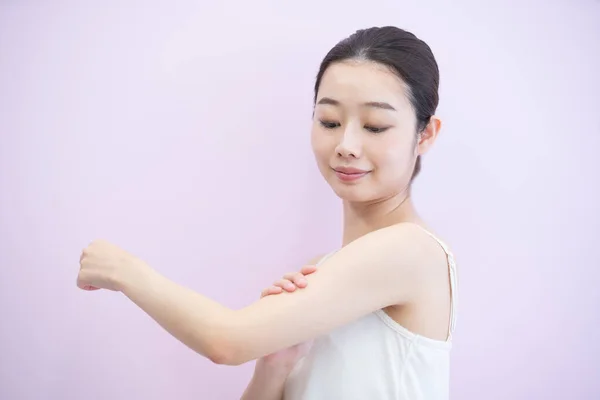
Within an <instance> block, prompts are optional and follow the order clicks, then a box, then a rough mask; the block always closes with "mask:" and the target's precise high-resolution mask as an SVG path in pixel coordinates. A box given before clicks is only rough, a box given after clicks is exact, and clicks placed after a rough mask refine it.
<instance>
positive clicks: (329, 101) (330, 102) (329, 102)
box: [317, 97, 396, 111]
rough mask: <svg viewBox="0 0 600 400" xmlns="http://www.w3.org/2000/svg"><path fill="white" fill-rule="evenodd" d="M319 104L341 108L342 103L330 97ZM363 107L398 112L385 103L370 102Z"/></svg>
mask: <svg viewBox="0 0 600 400" xmlns="http://www.w3.org/2000/svg"><path fill="white" fill-rule="evenodd" d="M317 104H321V105H323V104H326V105H331V106H339V105H340V102H339V101H337V100H334V99H332V98H330V97H323V98H321V100H319V102H318V103H317ZM362 105H363V106H366V107H372V108H380V109H382V110H390V111H396V109H395V108H394V107H392V105H391V104H389V103H385V102H382V101H369V102H366V103H363V104H362Z"/></svg>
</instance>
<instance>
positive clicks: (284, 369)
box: [241, 256, 323, 400]
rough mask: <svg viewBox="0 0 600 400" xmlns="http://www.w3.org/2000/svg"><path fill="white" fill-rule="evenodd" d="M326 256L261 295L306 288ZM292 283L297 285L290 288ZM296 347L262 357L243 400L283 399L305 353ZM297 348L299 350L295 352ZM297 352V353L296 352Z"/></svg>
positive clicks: (280, 281)
mask: <svg viewBox="0 0 600 400" xmlns="http://www.w3.org/2000/svg"><path fill="white" fill-rule="evenodd" d="M321 258H323V256H318V257H315V258H313V259H312V260H310V261H309V262H308V265H307V266H305V267H303V268H302V269H301V270H300V272H297V273H293V274H286V275H285V276H284V277H283V279H281V280H279V281H277V282H275V283H274V284H273V286H271V287H268V288H267V289H265V290H263V292H262V293H261V297H265V296H269V295H272V294H278V293H281V292H283V291H284V290H285V291H293V290H295V289H296V288H300V289H301V288H304V287H306V280H303V278H304V276H305V275H309V274H312V273H313V272H315V271H316V267H314V265H315V264H317V263H318V262H319V261H320V260H321ZM289 285H293V288H290V287H289ZM294 347H295V348H296V349H292V348H290V349H285V350H283V351H282V352H280V353H282V354H280V355H278V354H274V355H270V356H266V357H262V358H259V359H258V360H257V361H256V366H255V367H254V374H253V375H252V379H251V380H250V383H249V384H248V387H247V388H246V390H245V391H244V394H243V395H242V398H241V400H282V399H283V392H284V388H285V381H286V380H287V377H288V375H289V374H290V373H291V372H292V369H293V368H294V365H295V364H296V361H297V359H298V358H299V357H298V356H299V355H300V354H299V353H301V352H304V351H305V349H303V348H302V345H297V346H294ZM294 350H295V351H294ZM294 353H296V354H294Z"/></svg>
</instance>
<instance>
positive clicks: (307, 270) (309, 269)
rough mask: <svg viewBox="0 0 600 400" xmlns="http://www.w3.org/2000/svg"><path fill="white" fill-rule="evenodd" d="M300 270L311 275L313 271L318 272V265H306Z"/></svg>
mask: <svg viewBox="0 0 600 400" xmlns="http://www.w3.org/2000/svg"><path fill="white" fill-rule="evenodd" d="M300 272H301V273H302V274H304V275H310V274H312V273H313V272H317V266H316V265H305V266H304V267H302V268H300Z"/></svg>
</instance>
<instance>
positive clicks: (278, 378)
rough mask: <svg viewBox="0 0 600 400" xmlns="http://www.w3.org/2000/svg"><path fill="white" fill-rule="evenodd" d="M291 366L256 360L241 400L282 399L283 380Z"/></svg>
mask: <svg viewBox="0 0 600 400" xmlns="http://www.w3.org/2000/svg"><path fill="white" fill-rule="evenodd" d="M291 371H292V368H287V367H285V366H277V365H268V363H267V362H265V360H264V359H262V358H261V359H259V360H257V361H256V366H255V367H254V375H252V379H251V380H250V383H249V384H248V387H247V388H246V390H245V391H244V394H243V395H242V398H241V400H282V399H283V390H284V388H285V381H286V379H287V377H288V375H289V374H290V372H291Z"/></svg>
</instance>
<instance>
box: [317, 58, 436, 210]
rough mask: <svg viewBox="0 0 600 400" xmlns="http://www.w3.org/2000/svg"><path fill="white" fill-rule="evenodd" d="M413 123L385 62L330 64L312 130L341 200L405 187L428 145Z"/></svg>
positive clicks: (369, 198)
mask: <svg viewBox="0 0 600 400" xmlns="http://www.w3.org/2000/svg"><path fill="white" fill-rule="evenodd" d="M416 126H417V121H416V115H415V111H414V110H413V108H412V106H411V104H410V101H409V100H408V97H407V96H406V87H405V84H404V82H403V81H402V80H401V79H400V78H398V76H397V75H395V74H394V73H393V72H391V71H390V70H389V69H387V68H386V67H385V66H382V65H379V64H375V63H372V62H364V61H355V60H351V61H345V62H340V63H335V64H332V65H331V66H329V68H328V69H327V70H326V72H325V74H324V75H323V78H322V80H321V85H320V87H319V91H318V93H317V99H316V105H315V113H314V121H313V127H312V135H311V142H312V147H313V151H314V153H315V157H316V160H317V164H318V166H319V170H320V171H321V173H322V174H323V176H324V177H325V179H326V180H327V182H328V183H329V185H331V187H332V188H333V190H334V191H335V193H336V194H337V195H338V196H339V197H340V198H342V199H343V200H347V201H351V202H373V201H378V200H382V199H385V198H389V197H392V196H395V195H397V194H399V193H401V192H402V191H403V190H405V189H406V188H407V187H408V185H409V183H410V179H411V176H412V173H413V170H414V166H415V161H416V157H417V155H419V154H422V152H423V151H425V150H426V147H428V145H427V144H426V143H423V144H425V145H424V146H423V145H422V143H421V142H420V141H419V142H416V141H417V140H419V138H417V132H416ZM433 139H435V138H433ZM425 142H429V141H427V140H425Z"/></svg>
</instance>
